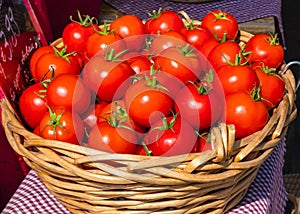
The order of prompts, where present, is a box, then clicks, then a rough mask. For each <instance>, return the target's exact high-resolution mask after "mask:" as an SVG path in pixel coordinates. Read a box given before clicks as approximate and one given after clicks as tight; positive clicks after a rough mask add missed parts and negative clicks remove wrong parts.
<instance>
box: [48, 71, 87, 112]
mask: <svg viewBox="0 0 300 214" xmlns="http://www.w3.org/2000/svg"><path fill="white" fill-rule="evenodd" d="M47 103H48V105H49V106H50V107H53V106H65V107H66V108H69V109H71V110H73V111H75V112H77V113H78V114H82V113H84V112H85V111H86V110H87V109H88V108H89V106H90V103H91V91H90V89H89V88H88V86H87V85H85V83H84V81H83V79H82V78H81V77H79V76H77V75H74V74H61V75H59V76H57V77H56V78H54V79H53V80H52V81H51V82H50V83H49V85H48V88H47Z"/></svg>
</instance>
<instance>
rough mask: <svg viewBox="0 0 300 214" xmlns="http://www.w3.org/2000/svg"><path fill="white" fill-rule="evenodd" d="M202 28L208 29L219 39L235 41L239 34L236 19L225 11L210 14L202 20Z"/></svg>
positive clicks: (215, 11) (214, 11)
mask: <svg viewBox="0 0 300 214" xmlns="http://www.w3.org/2000/svg"><path fill="white" fill-rule="evenodd" d="M201 26H202V27H204V28H207V29H208V30H209V31H210V32H211V33H212V34H213V35H214V36H215V37H216V38H217V39H219V40H223V39H224V37H225V38H226V39H227V40H235V38H236V36H237V34H238V22H237V20H236V18H235V17H234V16H233V15H231V14H230V13H228V12H226V11H224V10H213V11H211V12H208V13H207V14H206V15H205V16H204V17H203V19H202V22H201Z"/></svg>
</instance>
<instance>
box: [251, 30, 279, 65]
mask: <svg viewBox="0 0 300 214" xmlns="http://www.w3.org/2000/svg"><path fill="white" fill-rule="evenodd" d="M276 38H277V37H273V36H271V35H269V34H256V35H254V36H253V37H251V38H250V39H249V41H248V42H247V43H246V46H245V52H250V54H249V56H248V60H249V63H252V64H253V63H259V62H262V63H264V65H265V66H267V67H269V68H278V67H279V66H280V65H281V64H282V62H283V59H284V50H283V47H282V46H281V45H280V44H279V43H278V41H277V39H276Z"/></svg>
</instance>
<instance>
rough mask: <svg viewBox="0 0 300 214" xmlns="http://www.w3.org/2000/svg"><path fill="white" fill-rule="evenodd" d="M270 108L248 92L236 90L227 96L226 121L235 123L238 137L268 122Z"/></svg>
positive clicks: (246, 134) (250, 132)
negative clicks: (255, 99)
mask: <svg viewBox="0 0 300 214" xmlns="http://www.w3.org/2000/svg"><path fill="white" fill-rule="evenodd" d="M268 119H269V115H268V109H267V107H266V106H265V104H264V103H263V102H262V101H260V100H258V101H254V100H253V99H252V98H251V96H250V94H249V93H248V92H245V91H242V92H236V93H232V94H229V95H227V96H226V123H227V124H234V126H235V130H236V133H235V136H236V138H237V139H241V138H243V137H246V136H248V135H250V134H252V133H254V132H256V131H259V130H261V129H262V128H263V127H264V126H265V125H266V123H267V122H268Z"/></svg>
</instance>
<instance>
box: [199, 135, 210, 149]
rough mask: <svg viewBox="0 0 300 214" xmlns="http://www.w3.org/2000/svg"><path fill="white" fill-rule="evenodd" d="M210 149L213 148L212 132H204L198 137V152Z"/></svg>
mask: <svg viewBox="0 0 300 214" xmlns="http://www.w3.org/2000/svg"><path fill="white" fill-rule="evenodd" d="M210 150H212V145H211V142H210V134H208V133H207V132H204V133H202V134H200V136H199V137H198V148H197V152H205V151H210Z"/></svg>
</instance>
